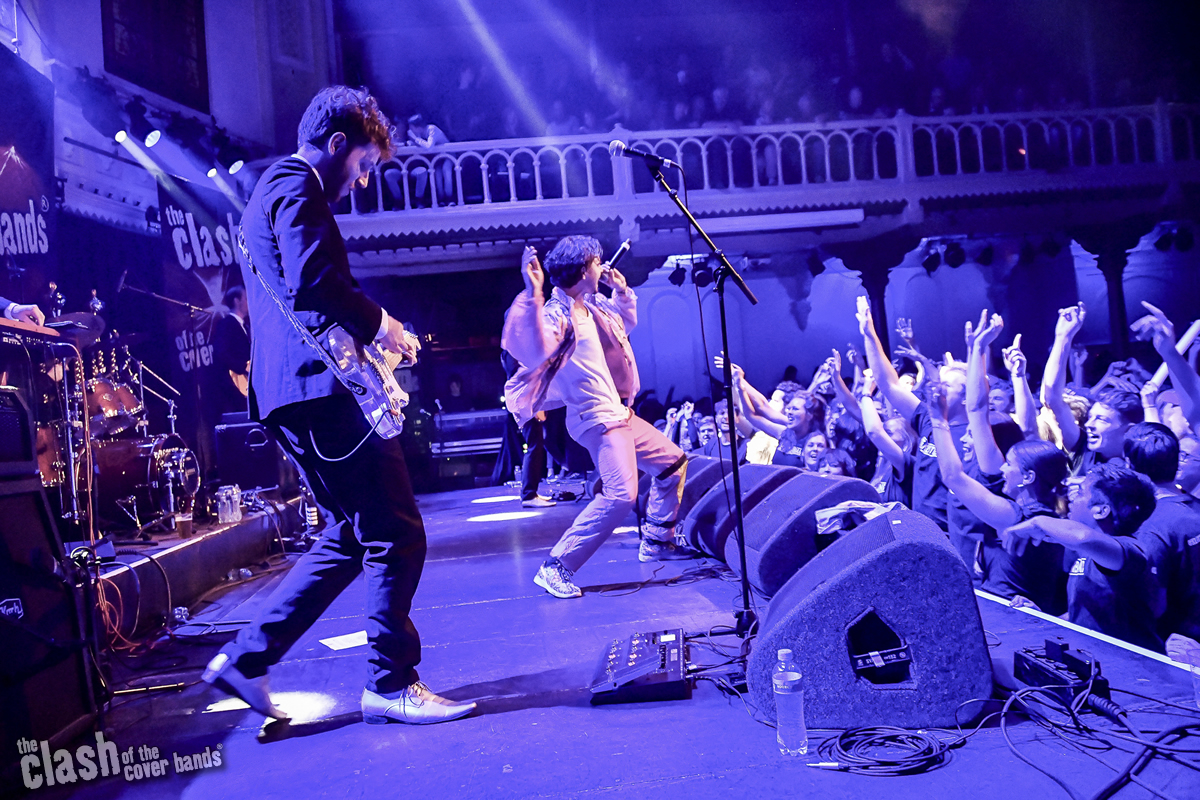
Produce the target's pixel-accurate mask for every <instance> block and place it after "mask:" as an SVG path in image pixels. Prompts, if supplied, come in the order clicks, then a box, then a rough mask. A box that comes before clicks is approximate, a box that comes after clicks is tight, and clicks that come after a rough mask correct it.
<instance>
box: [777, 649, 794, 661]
mask: <svg viewBox="0 0 1200 800" xmlns="http://www.w3.org/2000/svg"><path fill="white" fill-rule="evenodd" d="M791 657H792V651H791V650H788V649H787V648H784V649H783V650H780V651H779V660H780V661H787V660H788V659H789V658H791Z"/></svg>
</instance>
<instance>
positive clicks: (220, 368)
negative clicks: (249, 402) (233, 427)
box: [213, 314, 250, 412]
mask: <svg viewBox="0 0 1200 800" xmlns="http://www.w3.org/2000/svg"><path fill="white" fill-rule="evenodd" d="M249 360H250V337H249V336H247V335H246V329H245V328H243V327H242V324H241V323H240V322H238V320H237V317H235V316H234V315H233V314H226V315H225V316H223V317H221V318H220V319H219V320H217V324H216V326H215V327H214V328H213V361H214V362H216V365H217V375H216V378H215V381H216V385H217V387H218V388H217V398H216V401H217V403H218V405H219V406H220V411H222V412H224V411H245V410H246V398H245V397H243V396H242V393H241V392H239V391H238V388H237V386H235V385H234V383H233V378H231V377H230V376H229V373H230V372H235V373H237V374H238V375H245V374H246V362H247V361H249Z"/></svg>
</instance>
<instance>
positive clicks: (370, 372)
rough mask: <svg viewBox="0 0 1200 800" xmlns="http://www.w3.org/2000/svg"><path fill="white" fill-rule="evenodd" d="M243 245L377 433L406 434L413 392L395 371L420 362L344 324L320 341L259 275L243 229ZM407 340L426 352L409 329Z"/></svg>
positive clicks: (284, 309) (276, 298)
mask: <svg viewBox="0 0 1200 800" xmlns="http://www.w3.org/2000/svg"><path fill="white" fill-rule="evenodd" d="M237 244H238V249H240V250H241V251H242V255H243V256H244V257H245V259H246V265H247V266H248V267H250V271H251V272H253V273H254V275H255V276H256V277H257V278H258V280H259V282H260V283H262V287H263V288H264V289H266V291H267V294H268V295H269V296H270V297H271V299H272V300H273V301H274V302H275V305H276V307H277V308H278V309H279V310H280V312H281V313H282V314H283V315H284V317H286V318H287V320H288V322H290V323H291V324H292V327H293V328H294V329H295V331H296V333H298V334H299V335H300V338H301V339H303V340H304V343H305V344H307V345H308V346H309V347H311V348H312V349H313V351H314V352H316V354H317V356H318V357H319V358H320V359H321V361H323V362H324V363H325V366H327V367H329V369H330V370H332V371H333V374H334V377H336V378H337V379H338V382H339V383H341V384H342V385H343V386H345V387H346V388H347V389H349V390H350V393H351V394H353V395H354V399H355V400H357V401H358V407H359V409H360V410H361V411H362V412H363V415H364V416H365V417H366V418H367V422H369V423H370V424H371V429H372V430H373V431H374V432H375V433H377V434H379V436H380V438H383V439H391V438H394V437H396V436H399V435H400V431H402V430H403V429H404V411H403V409H404V407H405V406H406V405H408V393H407V392H405V391H404V390H403V389H401V388H400V384H398V383H397V382H396V376H395V375H393V374H392V372H393V370H395V369H396V368H397V367H400V366H408V367H411V366H413V365H414V364H416V363H417V361H416V358H413V359H412V360H409V359H408V358H407V357H405V356H403V355H401V354H399V353H393V352H391V351H390V350H385V349H383V348H382V347H379V346H378V345H377V344H375V343H374V342H370V343H368V344H361V343H359V342H358V341H357V340H356V339H355V338H354V337H353V336H351V335H350V334H349V333H348V332H347V331H346V330H345V329H344V328H342V327H341V326H340V325H334V326H332V327H330V328H328V329H326V330H325V331H324V332H322V333H321V337H322V340H323V341H319V340H318V339H317V337H316V336H314V335H313V334H312V332H311V331H309V330H308V328H306V327H305V326H304V323H303V322H301V321H300V320H299V319H297V317H296V315H295V313H294V312H293V311H292V310H291V309H290V308H288V307H287V304H285V303H284V302H283V300H282V299H280V297H279V295H278V294H277V293H276V292H275V290H274V289H273V288H271V285H270V284H269V283H267V282H266V280H265V279H264V278H263V276H262V274H261V273H260V272H259V271H258V268H257V267H256V266H255V264H254V261H253V259H251V258H250V251H249V249H248V248H247V247H246V240H245V236H244V234H243V233H242V232H241V231H238V238H237ZM404 336H405V339H406V340H408V341H409V342H412V343H413V344H415V345H416V347H417V348H418V349H419V348H420V346H421V340H420V339H419V338H418V337H417V336H416V335H415V334H412V333H409V332H408V331H405V332H404Z"/></svg>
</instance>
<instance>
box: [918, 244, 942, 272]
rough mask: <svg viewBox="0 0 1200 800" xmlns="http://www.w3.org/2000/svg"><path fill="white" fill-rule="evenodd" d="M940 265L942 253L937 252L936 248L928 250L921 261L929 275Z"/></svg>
mask: <svg viewBox="0 0 1200 800" xmlns="http://www.w3.org/2000/svg"><path fill="white" fill-rule="evenodd" d="M941 265H942V254H941V253H940V252H938V251H937V250H931V251H930V252H929V255H927V256H925V258H924V259H923V260H922V261H921V266H922V267H924V268H925V271H926V272H928V273H929V274H930V275H932V274H933V273H934V270H936V269H937V268H938V267H940V266H941Z"/></svg>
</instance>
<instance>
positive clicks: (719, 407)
mask: <svg viewBox="0 0 1200 800" xmlns="http://www.w3.org/2000/svg"><path fill="white" fill-rule="evenodd" d="M734 422H735V424H736V425H741V424H743V423H742V419H741V414H739V413H738V412H737V409H736V408H735V409H734ZM712 424H713V427H714V428H715V429H716V436H713V437H712V438H710V439H709V440H708V441H707V442H706V443H705V444H704V445H703V446H702V447H701V448H700V454H701V455H705V456H711V457H714V458H723V459H729V458H730V457H731V456H730V452H731V451H730V447H731V442H732V441H733V437H732V436H731V435H730V433H729V403H727V402H726V401H724V400H718V401H717V403H716V404H715V405H714V406H713V417H712ZM737 439H738V447H737V453H738V463H739V464H743V463H745V462H746V459H747V448H748V447H749V442H748V441H747V440H746V438H745V437H744V436H742V435H741V432H740V431H739V433H738V437H737Z"/></svg>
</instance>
